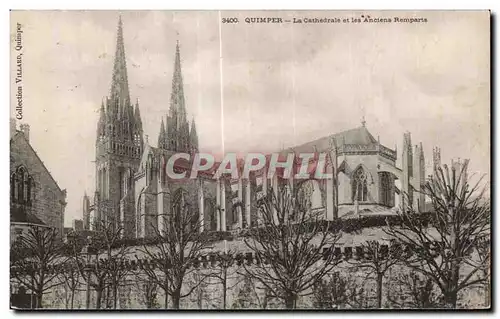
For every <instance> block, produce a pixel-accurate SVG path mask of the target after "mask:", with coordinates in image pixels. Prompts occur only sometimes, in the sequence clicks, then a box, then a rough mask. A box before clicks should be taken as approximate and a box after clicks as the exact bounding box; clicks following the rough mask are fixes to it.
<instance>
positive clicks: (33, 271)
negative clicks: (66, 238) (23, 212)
mask: <svg viewBox="0 0 500 319" xmlns="http://www.w3.org/2000/svg"><path fill="white" fill-rule="evenodd" d="M66 260H67V258H65V257H64V256H63V255H62V245H61V241H60V239H59V238H58V234H57V231H56V229H55V228H48V227H38V226H32V227H30V228H29V229H28V230H27V232H26V233H25V234H23V235H21V236H19V237H18V238H17V240H16V241H15V242H14V243H13V244H12V246H11V250H10V266H11V271H10V274H11V279H15V280H17V281H18V282H20V283H21V284H22V285H24V286H25V287H26V288H28V289H30V290H31V291H32V292H33V293H34V294H35V300H34V301H35V303H34V305H33V307H34V308H42V298H43V294H44V293H45V292H46V291H48V290H50V289H51V288H53V287H56V286H58V285H60V284H61V282H60V281H59V280H57V277H58V275H59V269H60V267H62V266H63V265H64V263H65V262H66ZM56 265H57V267H55V266H56ZM51 269H52V270H51Z"/></svg>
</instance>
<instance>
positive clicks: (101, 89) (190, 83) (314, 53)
mask: <svg viewBox="0 0 500 319" xmlns="http://www.w3.org/2000/svg"><path fill="white" fill-rule="evenodd" d="M120 14H121V16H122V20H123V28H124V41H125V51H126V56H127V68H128V80H129V87H130V94H131V99H132V101H135V100H136V99H137V100H138V101H139V105H140V108H141V115H142V121H143V127H144V131H145V134H146V135H147V136H148V137H147V138H148V142H149V143H150V144H151V145H153V146H156V142H157V137H158V132H159V128H160V122H161V118H162V117H165V116H166V114H167V111H168V109H169V100H170V92H171V80H172V73H173V65H174V54H175V45H176V41H179V44H180V51H181V61H182V73H183V80H184V92H185V99H186V106H187V112H188V119H189V120H191V119H192V118H194V119H195V121H196V128H197V132H198V136H199V143H200V149H201V151H206V152H212V153H222V152H238V153H245V152H249V151H252V152H265V153H267V152H272V151H277V150H281V149H282V148H284V147H291V146H293V145H298V144H301V143H304V142H308V141H311V140H314V139H317V138H321V137H324V136H327V135H330V134H333V133H337V132H340V131H343V130H347V129H351V128H355V127H358V126H360V125H361V121H362V118H363V117H364V118H365V120H366V126H367V128H368V130H369V131H370V132H371V133H372V134H373V135H374V136H375V137H380V141H381V143H382V144H384V145H386V146H388V147H390V148H392V149H394V148H395V146H396V145H397V148H398V150H401V149H402V142H403V133H404V132H406V131H409V132H411V133H412V142H413V143H419V142H422V144H423V147H424V153H425V156H426V162H427V165H428V167H430V165H431V163H432V148H433V147H435V146H439V147H441V152H442V159H443V162H449V161H450V160H451V159H452V158H455V159H456V158H469V159H470V171H471V172H472V173H478V174H486V175H487V177H488V178H489V173H490V33H489V32H490V21H489V13H488V12H486V11H485V12H466V11H448V12H437V11H436V12H433V11H425V12H406V13H405V12H368V13H367V12H349V11H337V12H334V11H331V12H329V11H316V12H314V11H308V12H293V11H282V12H279V11H266V12H251V11H250V12H242V11H239V12H238V11H226V12H221V13H220V16H221V17H226V18H229V17H236V18H238V21H239V22H238V23H237V24H220V23H219V21H220V18H219V12H217V11H180V12H172V11H123V12H117V11H71V12H70V11H17V12H12V13H11V47H13V46H14V45H15V42H14V37H15V31H16V30H15V28H13V26H15V25H16V23H21V24H22V26H23V27H22V28H23V38H22V39H23V50H22V52H23V82H22V84H23V91H24V98H23V102H24V109H23V115H24V116H23V119H22V121H21V123H28V124H29V125H30V142H31V144H32V146H33V147H34V149H35V151H36V152H37V153H38V155H39V156H40V158H41V159H42V160H43V162H44V163H45V165H46V166H47V168H48V169H49V171H50V172H51V173H52V175H53V176H54V178H55V180H56V181H57V182H58V184H59V186H60V187H61V188H62V189H66V190H67V192H68V195H67V202H68V205H67V207H66V219H65V224H66V225H67V226H69V225H71V222H72V219H74V218H81V217H82V209H81V206H82V205H81V198H82V196H83V194H84V192H87V193H88V194H92V193H93V192H94V190H95V180H94V175H95V164H94V162H93V161H94V159H95V137H96V128H97V120H98V111H99V107H100V104H101V101H102V99H103V98H104V97H105V96H107V95H108V94H109V90H110V85H111V71H112V67H113V55H114V51H115V45H116V30H117V23H118V17H119V15H120ZM363 14H368V15H370V16H371V17H390V18H394V17H395V16H397V17H412V16H414V17H425V18H426V19H427V23H411V24H407V23H360V24H354V23H335V24H293V23H285V24H247V23H245V22H244V21H245V18H246V17H281V18H283V19H290V20H292V19H293V18H294V17H295V18H298V17H300V18H304V17H309V18H313V17H318V18H335V17H338V18H340V19H342V18H351V17H360V16H361V15H363ZM11 51H12V52H13V53H12V54H11V72H12V73H13V72H14V71H15V53H16V52H15V50H14V49H13V48H12V49H11ZM11 83H13V76H11ZM14 90H15V86H14V85H11V96H14V94H15V93H14V92H15V91H14ZM15 103H16V100H15V99H11V110H12V111H11V116H12V115H13V114H14V111H13V109H14V107H15ZM398 155H400V154H398ZM399 157H400V156H399ZM429 169H430V168H429ZM429 169H428V170H429Z"/></svg>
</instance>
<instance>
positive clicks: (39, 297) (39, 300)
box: [34, 293, 43, 309]
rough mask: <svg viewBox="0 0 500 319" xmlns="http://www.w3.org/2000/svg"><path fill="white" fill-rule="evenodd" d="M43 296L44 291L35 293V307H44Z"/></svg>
mask: <svg viewBox="0 0 500 319" xmlns="http://www.w3.org/2000/svg"><path fill="white" fill-rule="evenodd" d="M42 297H43V293H35V300H34V301H35V309H40V308H43V307H42Z"/></svg>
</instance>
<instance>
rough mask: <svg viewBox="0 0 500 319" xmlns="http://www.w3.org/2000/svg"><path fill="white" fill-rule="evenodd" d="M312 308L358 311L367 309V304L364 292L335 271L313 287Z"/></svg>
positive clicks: (353, 282)
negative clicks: (351, 309) (352, 309)
mask: <svg viewBox="0 0 500 319" xmlns="http://www.w3.org/2000/svg"><path fill="white" fill-rule="evenodd" d="M313 306H314V307H315V308H320V309H344V308H349V307H350V308H355V309H359V308H368V303H367V302H366V300H365V290H364V289H363V288H362V287H357V285H356V282H355V281H353V280H349V279H347V278H344V277H342V276H341V275H340V273H339V272H337V271H336V272H334V273H332V274H328V275H326V276H325V277H324V278H323V280H321V281H319V282H317V283H316V285H314V287H313Z"/></svg>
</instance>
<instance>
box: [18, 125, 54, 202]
mask: <svg viewBox="0 0 500 319" xmlns="http://www.w3.org/2000/svg"><path fill="white" fill-rule="evenodd" d="M17 139H22V140H24V142H25V143H26V144H27V145H28V147H29V149H30V150H31V151H32V152H33V154H34V155H35V156H36V159H37V160H38V161H39V162H40V164H42V167H43V169H44V170H45V171H46V172H47V174H48V175H49V176H50V178H51V179H52V181H53V182H54V185H56V187H57V190H58V191H60V192H62V190H61V188H60V187H59V185H58V184H57V182H56V180H55V179H54V177H53V176H52V174H51V173H50V171H49V170H48V169H47V166H45V163H44V162H43V161H42V160H41V159H40V157H39V156H38V154H37V153H36V151H35V149H34V148H33V146H31V144H30V143H29V142H28V140H27V139H26V137H25V136H24V133H23V132H21V131H16V133H15V134H14V135H13V136H12V137H11V138H10V143H11V144H12V143H13V142H15V141H16V140H17ZM11 148H12V146H11Z"/></svg>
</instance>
